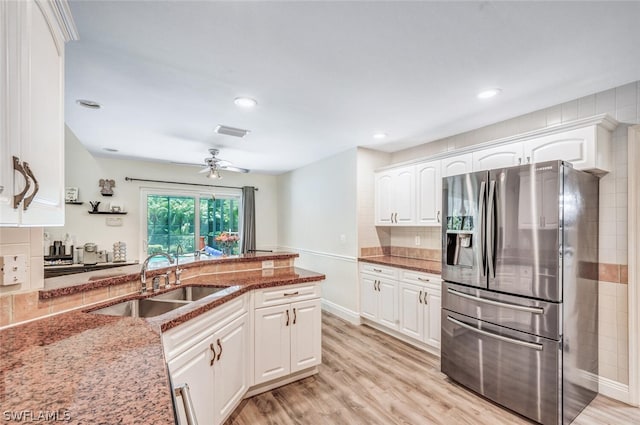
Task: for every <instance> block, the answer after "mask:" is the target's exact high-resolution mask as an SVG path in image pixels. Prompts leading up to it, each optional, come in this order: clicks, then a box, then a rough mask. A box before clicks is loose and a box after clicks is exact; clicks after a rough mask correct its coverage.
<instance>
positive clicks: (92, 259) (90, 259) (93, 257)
mask: <svg viewBox="0 0 640 425" xmlns="http://www.w3.org/2000/svg"><path fill="white" fill-rule="evenodd" d="M82 262H83V263H84V265H85V266H87V265H94V264H97V263H98V245H96V244H94V243H91V242H88V243H86V244H84V252H83V253H82Z"/></svg>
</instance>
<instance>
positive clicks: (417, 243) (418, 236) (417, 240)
mask: <svg viewBox="0 0 640 425" xmlns="http://www.w3.org/2000/svg"><path fill="white" fill-rule="evenodd" d="M415 243H416V245H420V235H416V240H415Z"/></svg>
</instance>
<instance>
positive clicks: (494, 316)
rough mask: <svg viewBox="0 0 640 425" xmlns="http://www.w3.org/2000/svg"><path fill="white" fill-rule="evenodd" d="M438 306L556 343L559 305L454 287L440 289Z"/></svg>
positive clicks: (446, 284) (453, 285)
mask: <svg viewBox="0 0 640 425" xmlns="http://www.w3.org/2000/svg"><path fill="white" fill-rule="evenodd" d="M442 306H443V308H446V309H447V310H451V311H455V312H457V313H460V314H464V315H466V316H470V317H473V318H475V319H479V320H483V321H485V322H490V323H493V324H496V325H500V326H504V327H507V328H511V329H515V330H518V331H522V332H526V333H529V334H533V335H540V336H544V337H546V338H549V339H560V336H561V335H562V329H560V326H561V321H560V314H561V306H562V304H560V303H552V302H547V301H540V300H534V299H530V298H523V297H517V296H514V295H507V294H500V293H497V292H492V291H486V290H481V289H477V288H471V287H468V286H462V285H455V284H453V283H450V282H445V283H444V284H443V286H442Z"/></svg>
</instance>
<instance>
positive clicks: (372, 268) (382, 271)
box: [360, 263, 398, 279]
mask: <svg viewBox="0 0 640 425" xmlns="http://www.w3.org/2000/svg"><path fill="white" fill-rule="evenodd" d="M360 273H368V274H372V275H376V276H385V277H389V278H392V279H397V278H398V269H396V268H393V267H389V266H381V265H379V264H371V263H360Z"/></svg>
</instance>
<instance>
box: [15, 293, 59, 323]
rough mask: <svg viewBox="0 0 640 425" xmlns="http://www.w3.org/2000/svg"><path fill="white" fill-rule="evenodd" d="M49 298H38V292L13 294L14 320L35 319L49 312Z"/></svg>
mask: <svg viewBox="0 0 640 425" xmlns="http://www.w3.org/2000/svg"><path fill="white" fill-rule="evenodd" d="M50 311H51V309H50V302H49V300H43V301H39V300H38V292H37V291H32V292H24V293H18V294H14V295H13V322H14V323H15V322H22V321H24V320H29V319H35V318H36V317H41V316H44V315H46V314H49V312H50Z"/></svg>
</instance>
